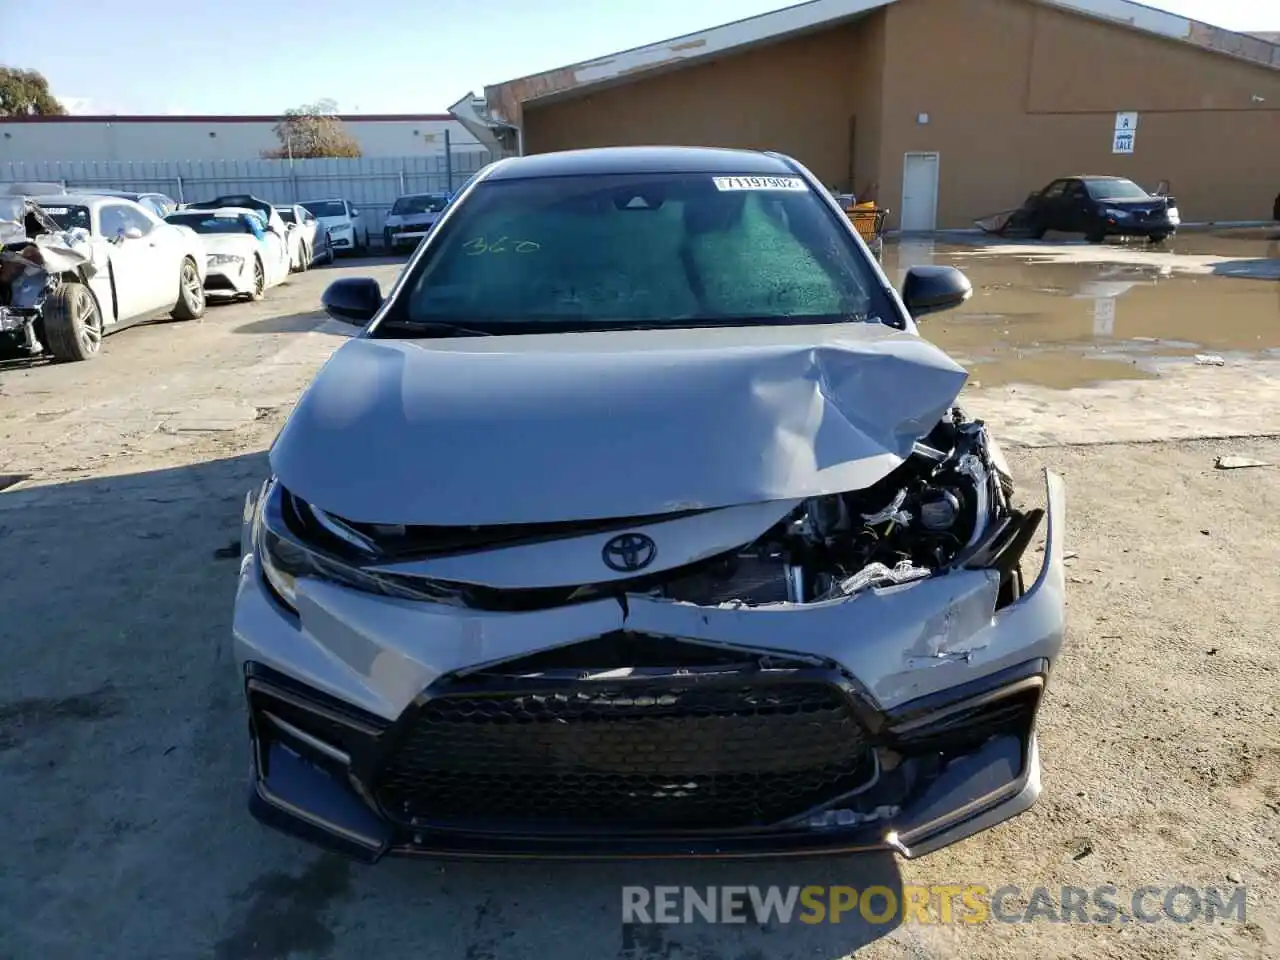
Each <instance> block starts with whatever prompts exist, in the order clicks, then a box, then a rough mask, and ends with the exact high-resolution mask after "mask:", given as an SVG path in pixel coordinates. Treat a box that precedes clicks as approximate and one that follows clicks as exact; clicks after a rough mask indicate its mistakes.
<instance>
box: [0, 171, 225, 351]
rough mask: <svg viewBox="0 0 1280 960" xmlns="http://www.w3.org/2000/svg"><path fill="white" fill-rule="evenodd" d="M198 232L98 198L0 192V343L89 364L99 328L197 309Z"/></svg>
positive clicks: (201, 275)
mask: <svg viewBox="0 0 1280 960" xmlns="http://www.w3.org/2000/svg"><path fill="white" fill-rule="evenodd" d="M207 260H208V258H207V255H206V251H205V246H204V244H203V242H202V240H201V238H200V237H199V236H198V235H197V234H196V233H194V232H193V231H192V230H190V229H188V228H186V227H185V226H182V225H179V224H173V223H167V222H166V221H165V220H163V219H161V218H160V217H159V216H157V215H156V214H155V213H154V212H153V211H152V209H151V208H150V206H149V205H148V206H143V205H142V204H140V203H137V202H135V201H133V200H129V199H126V198H124V197H118V196H111V195H106V194H88V193H85V194H72V193H63V194H57V195H52V196H41V197H39V198H33V197H7V198H0V347H7V348H8V349H9V351H16V352H18V353H19V354H23V355H27V356H39V355H41V354H45V353H49V354H52V355H53V356H54V357H55V358H57V359H59V360H89V359H91V358H92V357H94V356H96V355H97V353H98V351H99V350H100V349H101V347H102V338H103V336H104V335H106V334H107V333H109V332H111V331H113V330H115V329H119V328H121V327H124V326H127V325H129V324H132V323H136V322H138V321H140V320H145V319H149V318H151V317H153V316H156V315H159V314H163V313H167V314H168V315H169V316H170V317H172V318H173V319H175V320H194V319H196V318H198V317H200V316H201V315H203V313H204V309H205V291H204V283H205V280H206V277H207V269H208V268H207Z"/></svg>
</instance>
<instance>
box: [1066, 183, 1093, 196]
mask: <svg viewBox="0 0 1280 960" xmlns="http://www.w3.org/2000/svg"><path fill="white" fill-rule="evenodd" d="M1088 196H1089V194H1088V193H1087V192H1086V191H1085V188H1084V184H1083V183H1081V182H1080V181H1079V180H1074V181H1072V183H1071V186H1069V187H1068V188H1067V199H1068V200H1086V199H1088Z"/></svg>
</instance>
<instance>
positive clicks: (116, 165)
mask: <svg viewBox="0 0 1280 960" xmlns="http://www.w3.org/2000/svg"><path fill="white" fill-rule="evenodd" d="M490 159H491V157H490V155H489V153H488V151H486V150H466V151H461V150H453V151H450V152H448V153H443V152H442V153H438V154H428V155H425V156H414V157H357V158H354V159H337V158H322V159H308V160H156V161H127V160H107V161H82V160H69V161H66V160H64V161H57V160H47V161H40V162H34V163H26V162H21V161H9V162H4V163H0V181H4V182H7V183H32V182H40V183H60V184H62V185H63V186H64V187H66V188H67V189H68V190H75V189H77V188H80V189H86V190H93V189H98V190H124V191H129V192H133V193H152V192H153V193H163V194H166V195H167V196H170V197H172V198H173V199H175V200H177V201H178V202H180V203H193V202H195V201H197V200H211V199H213V198H214V197H217V196H222V195H224V194H232V193H250V194H253V195H254V196H256V197H261V198H262V199H263V200H266V201H268V202H270V203H300V202H302V201H304V200H326V199H331V198H337V197H341V198H343V199H345V200H348V201H350V202H351V203H353V204H355V205H356V206H357V207H359V208H360V209H361V211H362V213H364V214H365V215H366V217H367V219H366V221H365V222H366V223H368V224H369V235H370V236H371V237H375V236H381V234H382V225H383V221H384V220H385V219H386V216H387V212H388V211H389V210H390V209H391V205H392V204H393V203H394V202H395V200H396V197H399V196H403V195H404V194H407V193H444V192H451V191H453V190H454V189H456V188H457V187H459V186H461V185H462V182H463V181H464V180H466V178H467V177H469V176H471V174H473V173H475V172H476V171H477V170H479V169H480V168H481V167H483V166H485V165H486V164H487V163H489V161H490Z"/></svg>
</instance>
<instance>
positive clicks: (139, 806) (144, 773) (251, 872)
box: [0, 453, 901, 960]
mask: <svg viewBox="0 0 1280 960" xmlns="http://www.w3.org/2000/svg"><path fill="white" fill-rule="evenodd" d="M268 470H269V466H268V464H267V460H266V455H265V453H253V454H248V455H244V456H240V457H234V458H230V459H224V460H217V461H212V462H207V463H199V464H193V465H190V466H185V467H177V468H171V469H163V470H156V471H152V472H146V473H138V474H132V475H126V476H118V477H108V478H96V479H91V480H83V481H76V482H69V483H64V484H56V485H47V486H38V485H37V486H32V484H33V483H38V482H39V481H38V480H27V481H24V482H19V483H18V484H17V485H16V486H13V487H10V488H9V489H8V490H6V491H4V492H2V493H0V610H3V611H4V616H3V617H0V649H3V650H4V652H5V664H6V669H5V671H4V672H3V674H2V675H0V795H2V796H6V797H15V798H17V797H21V798H23V802H22V803H18V804H9V805H7V810H6V815H5V817H4V819H3V821H2V822H0V848H2V849H4V850H6V851H7V853H8V854H9V855H8V857H7V858H6V867H5V869H4V870H3V871H0V903H4V904H6V907H5V910H4V916H5V922H4V923H3V924H0V956H15V957H16V956H22V957H54V956H56V957H61V958H78V957H85V958H96V957H100V956H103V955H104V954H110V955H113V956H129V957H136V958H150V957H157V958H165V960H173V958H185V957H215V958H219V960H275V958H281V960H282V958H285V957H319V956H341V957H358V956H367V957H405V956H422V957H467V958H470V960H498V958H504V957H518V958H538V960H543V958H547V957H564V956H575V957H576V956H581V957H589V958H592V960H602V958H613V957H617V958H626V960H639V958H642V957H661V958H664V960H682V958H689V960H694V958H696V960H764V958H766V957H768V958H775V957H777V958H806V960H825V958H836V957H844V956H846V955H848V954H849V953H850V952H852V951H853V950H855V949H857V948H858V947H859V946H861V945H863V944H866V943H868V942H871V941H873V940H876V939H877V938H879V937H882V936H884V935H885V934H887V933H889V932H890V931H891V930H892V929H893V924H892V923H885V924H881V925H874V924H871V923H868V922H867V921H866V920H865V919H864V918H863V917H861V916H860V915H859V912H858V911H857V910H851V911H850V912H848V913H845V914H844V915H843V917H841V922H838V923H831V922H827V923H820V924H806V923H802V922H800V921H799V919H798V918H799V916H800V914H801V912H802V907H801V906H800V905H797V907H796V918H795V919H793V921H792V922H791V923H788V924H782V923H778V922H777V920H776V915H775V919H774V920H773V921H771V922H768V923H757V922H754V920H753V921H752V922H750V923H737V924H720V925H714V926H713V925H708V924H706V923H705V922H703V921H701V920H699V922H696V923H691V924H683V923H681V924H677V925H661V926H660V925H651V924H645V923H624V922H623V913H622V903H623V899H622V896H623V895H622V887H623V886H628V885H640V886H646V887H653V886H657V885H663V886H686V885H687V886H692V887H695V888H698V889H700V890H702V891H705V889H706V888H707V887H708V886H714V887H723V886H725V885H741V886H751V885H754V886H760V887H764V886H767V885H769V884H777V885H779V886H781V887H783V888H786V887H791V886H797V887H803V886H808V885H814V884H818V885H847V886H851V887H854V888H858V889H865V888H866V887H868V886H871V885H880V886H884V887H887V888H888V889H890V890H892V891H894V892H895V893H899V892H900V890H901V879H900V874H899V873H898V869H897V866H896V863H895V861H894V860H893V859H892V858H891V857H890V856H888V855H876V856H864V857H858V858H850V857H841V858H828V859H821V860H814V859H805V860H799V861H771V862H756V863H748V862H739V861H734V862H715V861H691V862H657V861H646V862H626V863H610V864H586V863H527V862H521V863H512V864H499V863H469V862H448V863H438V862H432V861H419V860H413V861H407V860H401V861H386V862H384V863H382V864H379V865H378V866H376V867H362V866H357V865H353V864H349V863H347V862H346V861H344V860H340V859H337V858H334V857H333V856H331V855H328V854H321V853H318V852H317V851H315V850H314V849H312V848H309V847H306V846H304V845H302V844H301V843H299V842H297V841H294V840H291V839H288V838H285V837H282V836H279V835H277V834H274V833H272V832H270V831H267V830H266V829H265V828H262V827H259V826H258V825H257V824H256V823H254V822H253V821H252V820H251V819H250V818H249V816H248V813H247V812H246V809H245V799H246V783H247V769H248V756H247V749H246V736H245V718H244V714H243V711H242V706H241V701H240V696H241V694H240V688H239V681H238V675H237V672H236V669H235V665H234V662H233V655H232V650H231V643H230V630H231V608H232V600H233V595H234V590H235V581H236V576H237V570H238V560H237V557H238V541H239V532H240V519H241V512H242V506H243V498H244V495H245V493H246V491H247V490H248V489H249V488H250V487H251V486H253V485H255V484H256V483H257V482H260V481H261V479H262V478H263V477H264V476H265V475H266V474H267V472H268ZM704 895H705V893H704ZM694 916H697V915H696V914H694ZM107 945H109V946H107Z"/></svg>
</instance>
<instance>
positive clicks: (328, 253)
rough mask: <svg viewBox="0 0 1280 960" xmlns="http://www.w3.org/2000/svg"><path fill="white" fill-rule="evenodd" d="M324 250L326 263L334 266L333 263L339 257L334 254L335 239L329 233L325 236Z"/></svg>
mask: <svg viewBox="0 0 1280 960" xmlns="http://www.w3.org/2000/svg"><path fill="white" fill-rule="evenodd" d="M324 249H325V255H324V262H325V263H326V264H328V265H329V266H333V261H334V260H336V259H337V258H338V255H337V254H336V253H334V252H333V237H331V236H329V234H327V233H326V234H325V235H324Z"/></svg>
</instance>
